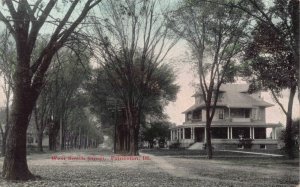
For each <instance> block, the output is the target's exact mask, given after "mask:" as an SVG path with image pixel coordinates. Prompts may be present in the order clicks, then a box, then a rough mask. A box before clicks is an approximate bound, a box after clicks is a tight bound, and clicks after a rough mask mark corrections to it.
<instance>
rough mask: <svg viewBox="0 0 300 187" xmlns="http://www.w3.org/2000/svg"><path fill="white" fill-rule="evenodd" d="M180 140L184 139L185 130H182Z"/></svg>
mask: <svg viewBox="0 0 300 187" xmlns="http://www.w3.org/2000/svg"><path fill="white" fill-rule="evenodd" d="M182 139H185V128H182Z"/></svg>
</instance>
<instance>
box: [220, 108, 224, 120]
mask: <svg viewBox="0 0 300 187" xmlns="http://www.w3.org/2000/svg"><path fill="white" fill-rule="evenodd" d="M219 119H224V109H219Z"/></svg>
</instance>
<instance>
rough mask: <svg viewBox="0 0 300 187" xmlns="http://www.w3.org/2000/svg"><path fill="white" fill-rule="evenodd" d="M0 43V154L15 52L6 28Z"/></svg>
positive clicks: (3, 152)
mask: <svg viewBox="0 0 300 187" xmlns="http://www.w3.org/2000/svg"><path fill="white" fill-rule="evenodd" d="M0 37H1V39H2V40H1V43H2V46H1V48H0V74H1V75H2V77H3V84H4V85H3V86H2V89H3V92H4V95H5V113H6V115H5V122H4V123H5V126H4V129H3V127H2V125H1V126H0V131H1V137H2V147H1V155H3V156H4V155H5V148H6V137H7V132H8V126H9V111H10V101H11V96H12V94H11V93H12V87H13V85H12V73H13V69H14V66H15V62H16V59H15V57H16V54H15V52H14V51H15V48H14V45H13V44H12V41H11V38H10V33H9V32H8V30H7V29H6V30H4V31H3V33H1V36H0Z"/></svg>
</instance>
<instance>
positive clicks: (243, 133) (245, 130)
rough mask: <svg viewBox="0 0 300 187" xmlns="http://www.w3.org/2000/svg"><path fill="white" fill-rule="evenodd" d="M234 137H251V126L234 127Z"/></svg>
mask: <svg viewBox="0 0 300 187" xmlns="http://www.w3.org/2000/svg"><path fill="white" fill-rule="evenodd" d="M232 138H233V139H241V138H250V128H249V127H233V128H232Z"/></svg>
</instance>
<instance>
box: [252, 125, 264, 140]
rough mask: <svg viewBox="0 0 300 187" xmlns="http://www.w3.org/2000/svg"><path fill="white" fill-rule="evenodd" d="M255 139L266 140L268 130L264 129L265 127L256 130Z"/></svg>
mask: <svg viewBox="0 0 300 187" xmlns="http://www.w3.org/2000/svg"><path fill="white" fill-rule="evenodd" d="M254 138H255V139H266V128H264V127H256V128H254Z"/></svg>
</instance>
